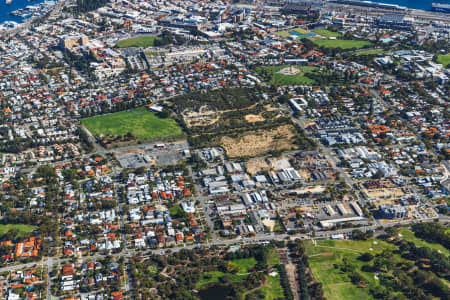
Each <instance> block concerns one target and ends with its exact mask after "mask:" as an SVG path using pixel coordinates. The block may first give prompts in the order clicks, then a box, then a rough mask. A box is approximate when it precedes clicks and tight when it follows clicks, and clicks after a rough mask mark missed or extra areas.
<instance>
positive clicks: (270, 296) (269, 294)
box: [253, 274, 284, 300]
mask: <svg viewBox="0 0 450 300" xmlns="http://www.w3.org/2000/svg"><path fill="white" fill-rule="evenodd" d="M268 276H269V278H268V280H267V284H266V285H265V286H263V287H262V288H261V289H259V290H260V291H261V292H262V293H263V294H264V298H263V299H264V300H275V299H284V290H283V287H282V286H281V283H280V274H277V275H275V276H270V275H268ZM253 293H254V292H253Z"/></svg>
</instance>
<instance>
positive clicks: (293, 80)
mask: <svg viewBox="0 0 450 300" xmlns="http://www.w3.org/2000/svg"><path fill="white" fill-rule="evenodd" d="M288 67H290V66H289V65H282V66H269V67H259V68H257V69H256V71H257V72H258V73H259V74H260V75H262V74H265V76H267V77H266V80H267V81H269V83H270V84H279V85H300V84H303V85H313V84H314V83H316V82H315V81H314V80H313V79H311V78H309V77H307V76H305V74H306V73H308V72H312V71H316V70H318V68H316V67H310V66H293V67H294V68H297V69H299V70H300V72H299V73H297V74H295V75H284V74H280V73H278V72H279V71H280V70H283V69H285V68H288Z"/></svg>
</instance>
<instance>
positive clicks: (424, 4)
mask: <svg viewBox="0 0 450 300" xmlns="http://www.w3.org/2000/svg"><path fill="white" fill-rule="evenodd" d="M0 1H1V0H0ZM368 1H371V2H379V3H388V4H397V5H400V6H404V7H408V8H415V9H423V10H430V9H431V3H442V4H450V0H380V1H376V0H368Z"/></svg>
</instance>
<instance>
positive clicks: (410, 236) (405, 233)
mask: <svg viewBox="0 0 450 300" xmlns="http://www.w3.org/2000/svg"><path fill="white" fill-rule="evenodd" d="M399 234H401V235H402V236H401V238H402V239H404V240H406V241H408V242H413V243H414V244H415V245H416V246H417V247H428V248H430V249H433V250H437V251H440V252H441V253H442V254H444V255H446V256H450V251H449V250H448V249H447V248H445V247H444V246H442V245H441V244H437V243H429V242H427V241H425V240H422V239H421V238H418V237H416V236H415V235H414V232H413V231H411V230H409V229H401V230H400V231H399Z"/></svg>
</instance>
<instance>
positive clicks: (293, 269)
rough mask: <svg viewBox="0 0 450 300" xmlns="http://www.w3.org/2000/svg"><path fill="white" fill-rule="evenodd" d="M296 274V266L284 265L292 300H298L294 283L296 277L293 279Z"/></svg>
mask: <svg viewBox="0 0 450 300" xmlns="http://www.w3.org/2000/svg"><path fill="white" fill-rule="evenodd" d="M296 272H297V270H296V265H294V264H287V265H286V273H287V276H288V279H289V285H290V286H291V291H292V294H293V295H294V299H295V300H298V293H297V282H296V277H295V273H296Z"/></svg>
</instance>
